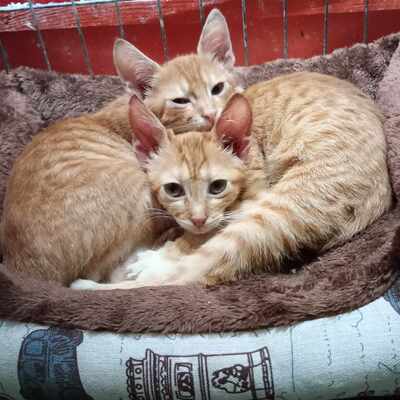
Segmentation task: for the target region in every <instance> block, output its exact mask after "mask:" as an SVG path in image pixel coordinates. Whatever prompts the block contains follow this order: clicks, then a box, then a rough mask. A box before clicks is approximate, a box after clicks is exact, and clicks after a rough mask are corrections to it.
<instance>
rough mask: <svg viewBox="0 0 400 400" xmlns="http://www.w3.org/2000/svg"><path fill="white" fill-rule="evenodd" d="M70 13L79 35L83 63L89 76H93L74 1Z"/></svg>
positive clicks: (73, 0)
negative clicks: (72, 15)
mask: <svg viewBox="0 0 400 400" xmlns="http://www.w3.org/2000/svg"><path fill="white" fill-rule="evenodd" d="M71 6H72V13H73V14H74V17H75V23H76V30H77V31H78V35H79V43H80V45H81V49H82V54H83V62H84V63H85V66H86V69H87V71H88V73H89V75H90V76H93V68H92V63H91V62H90V57H89V51H88V47H87V44H86V39H85V35H84V34H83V31H82V27H81V18H80V16H79V12H78V9H77V8H76V4H75V0H72V4H71Z"/></svg>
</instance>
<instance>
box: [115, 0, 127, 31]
mask: <svg viewBox="0 0 400 400" xmlns="http://www.w3.org/2000/svg"><path fill="white" fill-rule="evenodd" d="M114 5H115V15H116V16H117V21H118V32H119V37H120V38H122V39H125V31H124V23H123V22H122V15H121V10H120V8H119V0H114Z"/></svg>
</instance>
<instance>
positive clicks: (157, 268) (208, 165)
mask: <svg viewBox="0 0 400 400" xmlns="http://www.w3.org/2000/svg"><path fill="white" fill-rule="evenodd" d="M131 106H132V107H131V123H132V127H133V131H134V132H135V135H136V137H137V139H138V140H139V141H140V142H141V143H142V144H143V147H142V148H143V149H144V150H145V151H146V152H147V153H146V154H147V155H148V154H149V153H151V152H154V151H155V153H156V155H154V156H152V157H151V159H150V161H149V164H148V176H149V181H150V182H151V187H152V190H153V193H154V195H155V196H156V198H157V199H158V201H159V202H160V204H161V205H162V206H163V207H164V209H166V210H167V211H168V212H169V213H170V214H171V215H173V216H174V218H175V219H176V221H177V222H178V224H180V225H181V226H182V227H183V228H185V229H186V230H187V231H190V232H192V233H197V234H202V233H206V232H209V231H212V233H213V234H211V235H210V236H209V237H206V238H205V240H204V242H203V243H199V245H197V246H194V247H193V248H190V246H189V248H188V249H186V251H184V252H182V249H181V248H180V241H179V240H178V241H176V242H174V243H168V245H167V246H166V247H164V248H161V249H160V250H159V251H156V252H149V253H145V254H144V257H140V259H139V261H138V263H137V264H136V265H135V264H134V265H131V266H129V267H128V269H129V270H130V271H131V273H132V274H134V275H135V276H134V277H135V278H136V279H135V280H134V281H126V282H120V283H117V284H110V285H107V284H104V285H92V284H90V283H89V284H87V282H79V281H78V282H76V283H75V284H74V287H75V288H79V287H80V288H93V289H115V288H121V289H128V288H133V287H140V286H153V285H154V286H155V285H182V284H188V283H196V282H203V283H207V284H215V283H224V282H228V281H232V280H236V279H240V278H241V277H243V276H246V275H248V274H249V273H253V272H262V271H268V272H280V271H281V267H282V263H283V261H284V260H285V259H287V258H295V257H298V256H299V255H301V253H302V251H303V250H304V249H309V250H313V251H316V252H321V251H324V250H326V249H329V248H331V247H332V246H335V245H337V244H340V243H342V242H344V241H346V240H348V239H350V238H351V237H352V236H354V235H355V234H356V233H358V232H360V231H362V230H363V229H365V228H366V227H367V226H368V225H369V224H371V223H372V222H374V221H375V220H376V219H377V218H378V217H379V216H381V215H382V214H383V213H384V212H385V211H386V210H388V209H389V207H390V204H391V187H390V182H389V176H388V170H387V166H386V142H385V137H384V133H383V126H382V116H381V114H380V112H379V111H378V110H377V108H376V107H375V105H374V104H373V102H372V101H371V100H370V99H369V98H368V97H367V96H366V95H364V94H363V93H362V92H361V91H360V90H358V89H357V88H356V87H355V86H353V85H352V84H350V83H348V82H346V81H342V80H339V79H337V78H334V77H330V76H325V75H320V74H315V73H305V72H303V73H294V74H290V75H286V76H282V77H279V78H275V79H272V80H270V81H267V82H262V83H259V84H257V85H254V86H252V87H250V88H249V89H247V90H246V91H245V92H244V93H243V95H240V94H236V95H234V96H233V97H232V98H231V100H230V101H229V102H228V104H227V106H226V108H225V110H224V111H223V113H222V115H221V117H220V118H219V120H218V121H217V124H216V127H215V131H214V132H211V133H206V134H204V133H203V134H201V133H199V132H193V133H187V134H185V135H182V136H181V137H176V138H173V137H171V136H170V134H169V133H168V132H167V131H166V130H165V129H164V128H163V127H162V125H161V124H160V123H159V122H158V121H157V120H156V117H155V116H154V115H152V114H151V112H149V111H148V110H146V109H145V107H144V106H143V105H142V104H141V103H139V102H138V101H133V102H132V103H131ZM251 120H252V123H251ZM249 137H251V139H252V140H251V141H250V146H249V148H248V147H247V145H248V142H249ZM148 143H151V146H149V145H148ZM226 146H228V147H227V148H226ZM261 154H262V155H263V156H264V163H263V164H262V167H263V168H261V169H260V163H259V161H258V160H259V158H258V157H257V156H259V155H261ZM143 157H144V156H143ZM245 166H246V167H245ZM215 207H216V208H217V212H215ZM227 210H228V211H230V213H231V214H230V217H229V220H228V221H225V215H224V213H225V212H226V211H227ZM224 222H227V224H226V226H224V227H222V228H221V229H220V230H219V231H213V229H214V228H216V227H218V226H219V225H220V224H221V223H224ZM349 268H350V266H349Z"/></svg>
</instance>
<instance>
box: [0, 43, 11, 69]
mask: <svg viewBox="0 0 400 400" xmlns="http://www.w3.org/2000/svg"><path fill="white" fill-rule="evenodd" d="M0 57H1V61H2V63H3V66H4V69H5V70H6V72H7V73H9V72H10V69H11V66H10V62H9V60H8V54H7V50H6V48H5V47H4V45H3V43H2V41H1V40H0Z"/></svg>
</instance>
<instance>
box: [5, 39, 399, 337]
mask: <svg viewBox="0 0 400 400" xmlns="http://www.w3.org/2000/svg"><path fill="white" fill-rule="evenodd" d="M399 40H400V34H396V35H392V36H389V37H386V38H383V39H381V40H379V41H377V42H375V43H373V44H370V45H368V46H366V45H361V44H360V45H356V46H354V47H352V48H350V49H341V50H337V51H335V52H334V53H333V54H332V55H329V56H326V57H314V58H312V59H310V60H306V61H299V60H280V61H276V62H273V63H268V64H265V65H262V66H254V67H249V68H241V69H240V70H241V72H242V73H243V76H244V79H245V81H246V82H247V84H251V83H254V82H257V81H260V80H263V79H269V78H271V77H274V76H276V75H279V74H282V73H286V72H291V71H299V70H310V71H319V72H323V73H328V74H333V75H336V76H338V77H339V78H343V79H347V80H349V81H351V82H354V83H355V84H356V85H357V86H359V87H360V88H361V89H362V90H363V91H365V92H366V93H368V94H369V95H370V96H372V97H373V98H375V99H376V100H377V102H378V104H379V105H380V107H381V108H382V110H383V111H384V113H385V115H386V117H387V120H386V123H385V129H386V135H387V140H388V144H389V160H388V161H389V168H390V173H391V177H392V183H393V189H394V193H395V196H396V197H397V196H399V195H400V49H399V50H397V51H396V49H397V46H398V44H399ZM0 88H1V89H0V90H1V97H0V124H1V125H0V204H1V203H2V201H3V197H4V190H5V183H6V179H7V176H8V173H9V171H10V168H11V166H12V162H13V160H14V159H15V157H16V156H17V155H18V154H19V153H20V151H21V149H22V148H23V146H24V145H25V144H26V143H28V142H29V141H30V140H31V137H32V135H34V134H35V133H36V132H37V131H38V130H39V129H40V128H43V127H44V126H46V125H48V124H49V123H51V122H52V121H54V120H56V119H59V118H62V117H64V116H72V115H79V114H80V113H82V112H85V111H94V110H96V109H98V108H99V107H100V106H101V105H103V104H104V103H105V102H107V101H109V100H111V99H112V98H114V97H115V96H116V95H118V94H119V93H121V91H122V85H121V83H120V82H119V80H118V79H117V78H114V77H96V78H94V79H91V78H88V77H84V76H79V75H60V74H56V73H48V72H43V71H36V70H32V69H27V68H18V69H16V70H14V71H12V72H11V73H10V74H8V75H7V74H6V73H1V74H0ZM0 212H1V209H0ZM399 217H400V206H399V204H397V203H396V205H395V206H394V209H393V210H392V211H391V212H390V213H389V214H387V215H385V216H383V217H382V218H381V219H380V220H379V221H377V222H376V223H375V224H373V225H372V226H370V227H369V228H368V229H367V230H366V231H365V232H363V233H362V234H361V235H359V236H357V237H355V238H354V239H353V240H352V241H351V242H349V243H346V244H345V245H343V246H341V247H339V248H336V249H333V250H331V251H329V252H327V253H325V254H323V255H321V256H320V257H319V258H317V259H313V260H311V261H308V262H304V265H303V266H302V269H300V270H299V272H298V273H297V274H287V275H284V274H282V275H275V276H273V275H267V274H266V275H260V276H258V277H254V278H251V279H248V280H244V281H241V282H237V283H235V284H232V285H229V286H217V287H213V288H211V289H206V288H202V287H198V286H195V287H193V286H192V287H160V288H141V289H136V290H130V291H109V292H106V291H100V292H93V291H89V292H85V291H83V292H80V291H72V290H69V289H66V288H61V287H58V286H55V285H50V284H48V283H44V282H38V281H33V280H30V279H29V278H28V279H27V278H26V277H24V279H21V278H20V277H18V276H13V275H11V274H10V273H8V272H7V271H6V269H5V268H4V267H3V266H0V318H1V319H8V320H16V321H31V322H36V323H43V324H49V325H55V324H56V325H61V326H63V327H69V328H72V327H75V328H82V329H89V330H95V329H96V330H97V329H105V330H109V331H118V332H129V331H130V332H163V333H169V332H181V333H194V332H199V333H201V332H210V331H214V332H218V331H228V330H244V329H254V328H260V327H271V326H278V325H287V324H291V323H294V322H297V321H301V320H305V319H311V318H317V317H322V316H327V315H332V314H336V313H339V312H344V311H349V310H351V309H354V308H357V307H360V306H362V305H364V304H366V303H368V302H370V301H372V300H374V299H376V298H377V297H379V296H381V295H382V294H383V293H384V292H385V291H386V290H387V289H388V288H389V287H390V286H391V284H392V283H393V281H394V279H395V278H396V275H397V268H398V266H399V263H400V259H399V255H400V234H399V232H400V229H399V228H400V219H399Z"/></svg>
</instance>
